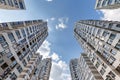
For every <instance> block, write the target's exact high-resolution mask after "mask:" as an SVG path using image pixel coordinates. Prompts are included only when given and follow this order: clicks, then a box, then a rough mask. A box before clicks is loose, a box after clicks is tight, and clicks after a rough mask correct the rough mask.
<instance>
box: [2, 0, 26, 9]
mask: <svg viewBox="0 0 120 80" xmlns="http://www.w3.org/2000/svg"><path fill="white" fill-rule="evenodd" d="M0 8H1V9H8V10H24V9H26V7H25V3H24V0H0Z"/></svg>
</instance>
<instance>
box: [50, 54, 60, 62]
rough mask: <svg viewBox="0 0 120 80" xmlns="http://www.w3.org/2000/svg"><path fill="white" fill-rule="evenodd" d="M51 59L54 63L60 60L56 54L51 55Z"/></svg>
mask: <svg viewBox="0 0 120 80" xmlns="http://www.w3.org/2000/svg"><path fill="white" fill-rule="evenodd" d="M51 58H52V60H54V61H58V60H60V58H59V56H58V55H57V54H56V53H53V54H52V55H51Z"/></svg>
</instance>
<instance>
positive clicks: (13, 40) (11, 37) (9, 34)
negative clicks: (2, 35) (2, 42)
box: [8, 33, 15, 42]
mask: <svg viewBox="0 0 120 80" xmlns="http://www.w3.org/2000/svg"><path fill="white" fill-rule="evenodd" d="M8 37H9V39H10V41H11V42H15V38H14V36H13V33H8Z"/></svg>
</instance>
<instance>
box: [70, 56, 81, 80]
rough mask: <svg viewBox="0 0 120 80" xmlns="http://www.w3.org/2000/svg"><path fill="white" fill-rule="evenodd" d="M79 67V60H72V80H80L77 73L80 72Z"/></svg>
mask: <svg viewBox="0 0 120 80" xmlns="http://www.w3.org/2000/svg"><path fill="white" fill-rule="evenodd" d="M77 66H78V59H77V58H76V59H72V60H71V61H70V64H69V67H70V72H71V78H72V80H80V79H79V75H78V72H77V71H78V68H77Z"/></svg>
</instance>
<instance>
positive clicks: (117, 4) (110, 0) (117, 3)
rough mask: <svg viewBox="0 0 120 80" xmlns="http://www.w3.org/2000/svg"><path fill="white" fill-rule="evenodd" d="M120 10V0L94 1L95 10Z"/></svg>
mask: <svg viewBox="0 0 120 80" xmlns="http://www.w3.org/2000/svg"><path fill="white" fill-rule="evenodd" d="M117 8H120V0H96V5H95V9H117Z"/></svg>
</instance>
